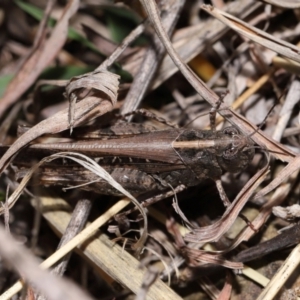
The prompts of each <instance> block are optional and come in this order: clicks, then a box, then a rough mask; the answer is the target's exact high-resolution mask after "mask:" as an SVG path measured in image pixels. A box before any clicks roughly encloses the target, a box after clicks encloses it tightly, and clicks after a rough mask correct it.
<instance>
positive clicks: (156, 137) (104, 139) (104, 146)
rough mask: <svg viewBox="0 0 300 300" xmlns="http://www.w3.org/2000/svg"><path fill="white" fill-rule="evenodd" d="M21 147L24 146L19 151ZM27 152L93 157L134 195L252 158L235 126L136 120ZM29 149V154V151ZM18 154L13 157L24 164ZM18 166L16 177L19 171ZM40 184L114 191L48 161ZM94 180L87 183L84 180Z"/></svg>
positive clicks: (192, 181)
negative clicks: (180, 125)
mask: <svg viewBox="0 0 300 300" xmlns="http://www.w3.org/2000/svg"><path fill="white" fill-rule="evenodd" d="M23 151H24V150H23ZM26 151H29V152H28V154H27V155H30V156H33V157H36V154H34V153H40V154H41V153H43V155H44V154H45V153H49V154H50V153H53V152H61V151H64V152H65V151H72V152H79V153H82V154H85V155H87V156H89V157H93V158H94V159H95V160H96V161H97V162H98V163H99V164H100V165H101V166H102V167H103V168H105V169H106V170H107V171H108V172H109V173H110V174H111V176H112V177H113V178H114V179H115V180H116V181H117V182H119V183H120V184H121V185H122V186H123V187H124V188H125V189H127V190H128V191H129V192H130V193H132V194H134V195H139V194H142V193H145V192H148V191H150V190H155V191H163V190H165V189H166V188H168V186H172V187H176V186H178V185H180V184H182V185H184V186H186V187H190V186H195V185H197V184H199V183H200V182H201V181H202V180H203V179H207V178H211V179H213V180H217V179H219V178H220V176H221V175H222V174H223V173H224V172H231V173H237V172H240V171H242V170H243V169H245V168H246V167H247V165H248V164H249V163H250V162H251V160H252V158H253V156H254V149H253V142H252V141H251V139H250V138H249V137H247V136H245V135H244V134H242V133H240V132H239V130H237V129H236V128H235V127H227V128H225V129H223V130H220V131H217V130H214V129H212V130H195V129H185V128H179V129H178V128H171V129H165V130H157V129H155V128H152V127H150V128H149V127H145V126H143V125H141V124H135V123H122V124H117V125H115V126H111V127H109V128H107V129H106V130H98V131H93V132H90V133H89V134H88V135H84V136H83V137H81V139H80V140H74V141H72V142H58V143H41V144H33V145H31V146H30V147H29V148H28V149H27V150H26ZM30 152H31V154H30ZM21 156H22V154H19V159H18V158H17V161H19V162H21V165H23V166H26V164H24V158H22V157H21ZM25 171H26V169H24V168H21V169H20V170H19V172H18V173H17V177H18V178H21V177H23V176H24V172H25ZM37 178H38V183H39V184H43V185H62V186H66V187H68V186H74V185H82V184H85V185H83V187H82V188H83V189H85V190H93V191H95V192H97V193H101V194H109V195H119V192H118V191H116V190H115V189H114V188H112V187H111V186H110V185H109V184H108V183H107V182H106V181H104V180H102V179H99V177H97V176H96V175H94V174H93V173H91V172H90V171H87V170H85V169H84V168H83V167H78V166H76V165H74V164H72V163H71V164H70V163H67V164H62V165H58V164H52V163H51V164H49V165H45V166H43V167H41V168H40V172H39V174H38V176H37ZM89 182H93V183H91V184H87V183H89Z"/></svg>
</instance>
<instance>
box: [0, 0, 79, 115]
mask: <svg viewBox="0 0 300 300" xmlns="http://www.w3.org/2000/svg"><path fill="white" fill-rule="evenodd" d="M79 2H80V1H79V0H70V1H69V2H68V4H67V5H66V7H65V9H64V12H63V14H62V16H61V18H60V19H59V20H58V22H57V24H56V26H55V28H54V29H53V31H52V34H51V36H50V37H49V38H48V40H46V41H45V42H41V43H40V44H39V45H38V46H37V47H36V48H35V49H34V52H33V53H32V55H31V56H30V57H29V58H28V59H27V61H26V62H25V63H24V65H23V66H22V68H21V70H20V71H19V72H18V74H17V75H16V77H15V78H14V79H13V80H12V81H11V82H10V84H9V86H8V88H7V90H6V91H5V94H4V96H3V98H2V99H1V102H0V116H2V115H3V113H4V112H5V110H6V109H7V108H8V107H9V106H10V105H12V104H13V103H14V102H15V101H16V100H17V99H18V98H19V97H20V96H21V95H22V94H23V93H24V92H25V91H26V90H27V89H28V88H29V87H30V86H31V85H32V84H33V83H34V81H35V80H36V79H37V77H38V76H39V75H40V73H41V72H42V71H43V70H44V68H45V67H46V66H48V64H49V63H50V62H51V61H52V60H53V59H54V58H55V57H56V56H57V53H58V52H59V51H60V50H61V48H62V46H63V45H64V43H65V41H66V39H67V32H68V25H69V19H70V18H71V17H72V16H73V15H74V14H75V13H76V11H77V9H78V7H79Z"/></svg>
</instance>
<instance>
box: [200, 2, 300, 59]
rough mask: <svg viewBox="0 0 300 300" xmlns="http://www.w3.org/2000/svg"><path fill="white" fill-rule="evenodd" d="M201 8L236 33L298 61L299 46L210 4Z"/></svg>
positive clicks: (299, 57)
mask: <svg viewBox="0 0 300 300" xmlns="http://www.w3.org/2000/svg"><path fill="white" fill-rule="evenodd" d="M201 8H202V9H203V10H205V11H206V12H207V13H209V14H211V15H212V16H214V17H216V18H218V19H219V20H220V21H222V22H223V23H225V24H226V25H227V26H229V27H231V28H232V29H233V30H235V31H236V32H237V33H240V34H241V35H243V36H245V37H247V38H249V39H250V40H252V41H253V42H255V43H258V44H260V45H262V46H264V47H266V48H269V49H270V50H272V51H275V52H276V53H279V54H282V55H283V56H285V57H287V58H290V59H292V60H294V61H297V62H300V55H299V52H300V48H299V47H297V46H295V45H293V44H290V43H288V42H285V41H284V40H281V39H279V38H276V37H274V36H273V35H271V34H268V33H266V32H265V31H263V30H260V29H258V28H256V27H254V26H251V25H249V24H248V23H246V22H243V21H242V20H240V19H238V18H235V17H234V16H232V15H230V14H228V13H226V12H223V11H221V10H219V9H217V8H214V7H212V6H210V5H202V6H201Z"/></svg>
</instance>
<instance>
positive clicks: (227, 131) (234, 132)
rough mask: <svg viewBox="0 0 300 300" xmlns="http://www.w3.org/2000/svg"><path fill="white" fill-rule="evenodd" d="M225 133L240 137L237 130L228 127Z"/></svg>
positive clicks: (224, 130)
mask: <svg viewBox="0 0 300 300" xmlns="http://www.w3.org/2000/svg"><path fill="white" fill-rule="evenodd" d="M223 133H225V134H228V135H231V136H234V135H238V134H239V132H238V130H237V129H236V128H234V127H227V128H224V129H223Z"/></svg>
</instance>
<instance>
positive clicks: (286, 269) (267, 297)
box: [257, 244, 300, 300]
mask: <svg viewBox="0 0 300 300" xmlns="http://www.w3.org/2000/svg"><path fill="white" fill-rule="evenodd" d="M299 263H300V244H298V245H297V246H296V247H295V248H294V249H293V251H292V252H291V254H290V255H289V256H288V258H287V259H286V261H285V262H284V263H283V264H282V266H281V267H280V268H279V270H278V271H277V273H276V274H275V276H274V277H273V278H272V279H271V280H270V282H269V283H268V285H267V286H266V288H265V289H264V290H263V292H262V293H261V294H260V295H259V297H258V298H257V300H272V299H274V297H275V296H276V294H277V293H278V291H279V290H280V289H281V288H282V286H283V285H284V283H285V282H286V280H287V279H288V278H289V277H290V276H291V274H292V273H293V271H294V270H295V269H296V267H297V266H298V265H299Z"/></svg>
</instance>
